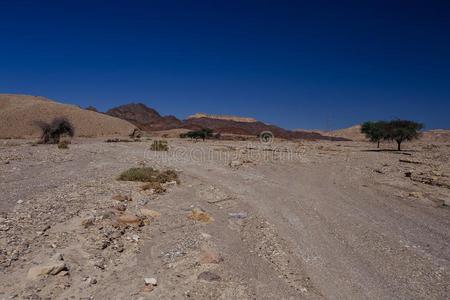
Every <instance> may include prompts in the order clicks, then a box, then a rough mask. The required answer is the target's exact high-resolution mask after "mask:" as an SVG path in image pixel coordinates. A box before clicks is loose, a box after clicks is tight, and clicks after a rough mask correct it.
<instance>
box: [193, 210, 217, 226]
mask: <svg viewBox="0 0 450 300" xmlns="http://www.w3.org/2000/svg"><path fill="white" fill-rule="evenodd" d="M187 217H188V219H190V220H194V221H199V222H203V223H211V222H213V221H214V219H213V218H212V217H211V216H209V215H208V214H207V213H206V212H205V211H203V210H202V209H200V208H194V209H193V210H192V211H191V213H190V214H189V215H188V216H187Z"/></svg>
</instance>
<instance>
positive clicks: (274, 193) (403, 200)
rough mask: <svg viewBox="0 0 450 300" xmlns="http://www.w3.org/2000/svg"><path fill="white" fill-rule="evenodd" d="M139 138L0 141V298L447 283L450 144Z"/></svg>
mask: <svg viewBox="0 0 450 300" xmlns="http://www.w3.org/2000/svg"><path fill="white" fill-rule="evenodd" d="M150 145H151V141H142V142H130V143H121V142H118V143H105V142H104V141H103V140H97V139H76V140H74V141H73V143H72V144H71V145H70V146H69V149H66V150H64V149H58V148H57V147H56V146H55V145H39V146H33V145H32V144H31V143H30V141H25V140H4V141H0V185H1V193H0V213H1V214H0V234H1V235H0V299H169V298H170V299H184V298H191V299H303V298H304V299H317V298H321V299H322V298H331V299H350V298H352V299H386V298H400V299H412V298H422V299H425V298H426V299H448V298H449V297H450V289H449V282H450V230H449V228H450V210H449V207H448V205H450V203H449V199H450V145H448V144H435V145H430V144H421V143H415V144H406V145H405V146H404V147H405V149H407V150H406V151H402V152H397V151H372V150H373V149H374V148H373V145H371V144H368V143H356V142H334V143H330V142H276V143H274V144H267V145H263V144H259V143H256V142H252V143H248V142H228V141H209V142H199V143H193V142H190V141H185V140H178V139H173V140H169V147H170V149H169V151H168V152H157V151H151V150H150ZM389 147H390V146H386V148H389ZM132 167H153V168H156V169H158V170H162V171H163V170H168V169H170V170H174V171H175V172H177V174H178V176H179V182H178V183H177V182H176V181H170V182H166V183H164V184H163V189H165V192H163V191H162V190H155V189H152V188H147V189H145V190H143V189H142V186H143V185H144V184H143V183H139V182H128V181H119V180H117V178H118V176H119V174H121V172H123V171H125V170H127V169H129V168H132Z"/></svg>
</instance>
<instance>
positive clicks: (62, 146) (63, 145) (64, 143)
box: [58, 140, 70, 149]
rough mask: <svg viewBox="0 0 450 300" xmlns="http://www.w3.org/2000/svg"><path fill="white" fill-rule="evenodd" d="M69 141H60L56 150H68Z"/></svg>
mask: <svg viewBox="0 0 450 300" xmlns="http://www.w3.org/2000/svg"><path fill="white" fill-rule="evenodd" d="M69 144H70V141H68V140H62V141H60V142H59V143H58V149H69Z"/></svg>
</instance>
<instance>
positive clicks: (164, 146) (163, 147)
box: [150, 141, 169, 151]
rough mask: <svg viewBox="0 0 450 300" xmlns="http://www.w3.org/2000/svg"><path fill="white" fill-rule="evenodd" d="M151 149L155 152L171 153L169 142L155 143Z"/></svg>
mask: <svg viewBox="0 0 450 300" xmlns="http://www.w3.org/2000/svg"><path fill="white" fill-rule="evenodd" d="M150 149H151V150H153V151H169V146H168V145H167V141H153V144H152V145H151V146H150Z"/></svg>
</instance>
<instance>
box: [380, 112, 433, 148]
mask: <svg viewBox="0 0 450 300" xmlns="http://www.w3.org/2000/svg"><path fill="white" fill-rule="evenodd" d="M423 127H424V126H423V124H421V123H417V122H414V121H408V120H394V121H391V122H389V124H388V126H387V130H386V135H385V139H386V140H391V141H396V142H397V150H398V151H400V150H401V144H402V142H403V141H411V140H414V139H418V138H419V136H420V130H421V129H422V128H423Z"/></svg>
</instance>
